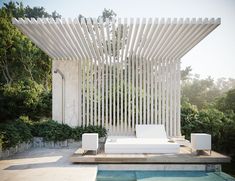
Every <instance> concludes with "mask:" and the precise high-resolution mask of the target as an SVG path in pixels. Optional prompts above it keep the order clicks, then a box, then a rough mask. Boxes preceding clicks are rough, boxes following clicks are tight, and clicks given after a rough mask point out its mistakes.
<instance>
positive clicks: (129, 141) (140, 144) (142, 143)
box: [105, 138, 179, 148]
mask: <svg viewBox="0 0 235 181" xmlns="http://www.w3.org/2000/svg"><path fill="white" fill-rule="evenodd" d="M105 146H108V147H112V148H120V147H122V148H171V147H179V145H178V144H177V143H172V142H168V141H167V140H166V139H151V138H126V139H107V140H106V143H105Z"/></svg>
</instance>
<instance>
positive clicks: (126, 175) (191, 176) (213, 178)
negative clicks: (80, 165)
mask: <svg viewBox="0 0 235 181" xmlns="http://www.w3.org/2000/svg"><path fill="white" fill-rule="evenodd" d="M96 180H97V181H170V180H173V181H226V180H227V181H235V179H234V178H233V177H231V176H230V175H228V174H226V173H224V172H203V171H98V174H97V179H96Z"/></svg>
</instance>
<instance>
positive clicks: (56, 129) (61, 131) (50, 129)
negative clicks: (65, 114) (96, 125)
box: [31, 120, 72, 141]
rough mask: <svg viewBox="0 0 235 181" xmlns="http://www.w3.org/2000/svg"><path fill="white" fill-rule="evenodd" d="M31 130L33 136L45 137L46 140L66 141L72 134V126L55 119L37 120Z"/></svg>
mask: <svg viewBox="0 0 235 181" xmlns="http://www.w3.org/2000/svg"><path fill="white" fill-rule="evenodd" d="M31 131H32V134H33V136H36V137H43V138H44V140H45V141H64V140H66V139H69V138H71V136H72V128H71V127H69V126H68V125H67V124H60V123H58V122H56V121H53V120H44V121H40V122H35V123H33V126H32V129H31Z"/></svg>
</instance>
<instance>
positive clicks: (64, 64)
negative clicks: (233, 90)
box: [52, 60, 80, 127]
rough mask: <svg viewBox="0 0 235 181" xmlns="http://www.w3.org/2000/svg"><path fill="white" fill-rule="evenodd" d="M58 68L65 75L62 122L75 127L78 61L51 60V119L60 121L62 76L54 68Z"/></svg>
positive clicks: (77, 123) (77, 95) (77, 96)
mask: <svg viewBox="0 0 235 181" xmlns="http://www.w3.org/2000/svg"><path fill="white" fill-rule="evenodd" d="M56 69H59V70H60V71H61V72H62V73H63V74H64V77H65V87H64V101H65V103H64V105H65V107H64V110H65V111H64V114H65V115H64V117H65V121H64V123H66V124H68V125H70V126H72V127H75V126H78V125H80V123H79V121H80V119H79V116H78V115H79V110H78V109H79V107H78V103H79V102H80V99H79V92H80V87H79V85H80V84H79V83H78V82H79V81H78V80H79V71H78V70H79V62H78V61H60V60H53V65H52V119H53V120H56V121H58V122H60V123H61V122H62V78H61V76H60V74H59V73H54V70H56Z"/></svg>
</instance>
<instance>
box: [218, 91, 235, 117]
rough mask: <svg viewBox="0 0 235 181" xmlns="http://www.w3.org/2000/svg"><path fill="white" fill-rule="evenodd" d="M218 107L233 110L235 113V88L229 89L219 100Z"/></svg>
mask: <svg viewBox="0 0 235 181" xmlns="http://www.w3.org/2000/svg"><path fill="white" fill-rule="evenodd" d="M217 108H218V109H219V110H221V111H223V112H228V111H233V112H234V113H235V89H231V90H229V91H228V92H227V93H226V94H225V95H224V96H223V97H221V98H219V99H218V100H217Z"/></svg>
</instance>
